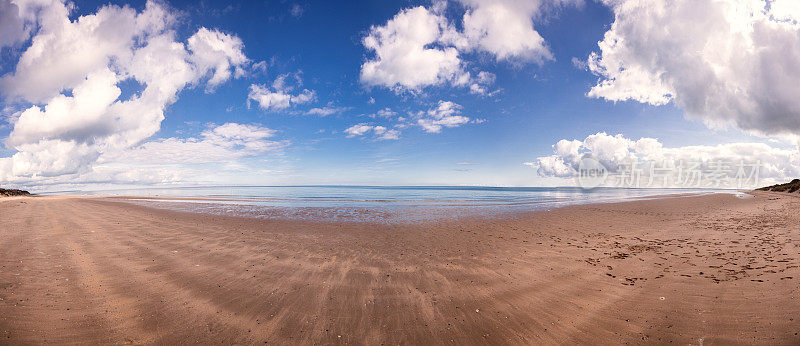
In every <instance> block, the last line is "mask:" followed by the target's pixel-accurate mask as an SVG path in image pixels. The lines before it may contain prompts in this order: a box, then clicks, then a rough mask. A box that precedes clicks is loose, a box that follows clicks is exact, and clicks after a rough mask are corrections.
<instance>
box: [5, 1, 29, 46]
mask: <svg viewBox="0 0 800 346" xmlns="http://www.w3.org/2000/svg"><path fill="white" fill-rule="evenodd" d="M28 32H29V29H28V28H26V26H25V19H24V18H23V16H22V13H20V8H19V6H18V5H17V4H15V3H13V2H11V1H9V0H0V48H3V47H4V46H13V45H15V44H17V43H19V42H21V41H23V40H25V39H26V38H27V37H28Z"/></svg>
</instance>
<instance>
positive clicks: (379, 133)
mask: <svg viewBox="0 0 800 346" xmlns="http://www.w3.org/2000/svg"><path fill="white" fill-rule="evenodd" d="M344 133H346V134H347V138H353V137H360V136H363V135H366V134H368V133H372V134H373V135H374V139H375V140H379V141H383V140H395V139H400V131H399V130H396V129H387V128H386V127H385V126H375V125H370V124H368V123H360V124H355V125H353V126H350V127H348V128H347V129H345V130H344Z"/></svg>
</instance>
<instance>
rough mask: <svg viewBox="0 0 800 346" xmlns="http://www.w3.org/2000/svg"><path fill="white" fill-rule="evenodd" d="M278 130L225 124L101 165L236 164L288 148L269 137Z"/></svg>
mask: <svg viewBox="0 0 800 346" xmlns="http://www.w3.org/2000/svg"><path fill="white" fill-rule="evenodd" d="M274 135H275V131H274V130H272V129H269V128H265V127H261V126H258V125H245V124H237V123H226V124H223V125H212V126H210V127H209V128H207V129H206V130H205V131H203V132H202V133H200V136H199V138H193V137H192V138H177V137H170V138H165V139H159V140H154V141H149V142H146V143H144V144H142V145H139V146H136V147H133V148H130V149H128V150H125V151H123V152H120V153H117V154H113V155H104V156H103V157H101V158H100V160H99V161H100V163H103V164H108V163H115V162H116V163H118V164H168V165H173V164H201V163H211V162H227V161H235V160H236V159H238V158H241V157H246V156H256V155H261V154H265V153H267V152H271V151H275V150H278V149H280V148H283V147H285V146H286V144H287V143H286V142H285V141H272V140H269V138H271V137H273V136H274Z"/></svg>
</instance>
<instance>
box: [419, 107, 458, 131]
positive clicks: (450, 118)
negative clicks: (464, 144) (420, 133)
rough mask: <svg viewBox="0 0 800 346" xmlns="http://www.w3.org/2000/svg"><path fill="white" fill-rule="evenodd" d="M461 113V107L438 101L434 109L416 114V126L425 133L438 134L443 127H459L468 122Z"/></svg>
mask: <svg viewBox="0 0 800 346" xmlns="http://www.w3.org/2000/svg"><path fill="white" fill-rule="evenodd" d="M460 113H461V106H460V105H459V104H457V103H454V102H450V101H439V105H438V106H436V108H432V109H430V110H428V111H426V112H419V113H417V115H416V116H417V118H418V119H417V125H419V126H420V127H422V129H423V130H424V131H425V132H430V133H439V132H441V131H442V128H443V127H448V128H450V127H459V126H461V125H464V124H467V123H469V122H470V118H468V117H465V116H463V115H459V114H460Z"/></svg>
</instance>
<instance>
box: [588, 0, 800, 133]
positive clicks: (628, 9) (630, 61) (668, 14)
mask: <svg viewBox="0 0 800 346" xmlns="http://www.w3.org/2000/svg"><path fill="white" fill-rule="evenodd" d="M604 2H605V3H606V4H607V5H608V6H610V7H611V8H612V10H613V12H614V16H615V19H614V23H613V24H612V26H611V28H610V30H608V31H607V32H606V33H605V37H604V39H603V41H601V42H600V43H599V48H600V51H599V53H593V54H592V55H591V56H590V57H589V60H588V67H589V69H590V70H591V71H592V72H594V73H595V74H597V75H598V76H600V80H599V81H598V83H597V85H596V86H594V87H593V88H592V89H591V90H590V91H589V96H592V97H599V98H605V99H607V100H611V101H624V100H635V101H638V102H643V103H649V104H653V105H663V104H666V103H669V102H674V103H675V104H676V105H677V106H679V107H680V108H682V109H684V110H685V111H686V114H687V116H688V117H689V118H694V119H700V120H702V121H703V122H705V123H706V124H707V125H708V126H710V127H724V126H735V127H737V128H739V129H742V130H745V131H750V132H754V133H758V134H766V135H786V134H800V98H798V97H797V95H798V94H800V83H797V81H798V80H800V67H798V66H799V65H798V64H797V61H798V60H800V24H798V22H797V20H798V19H800V11H798V9H797V8H798V5H797V1H794V0H779V1H771V2H767V1H760V0H735V1H734V0H731V1H716V0H676V1H666V0H659V1H638V0H605V1H604Z"/></svg>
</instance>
